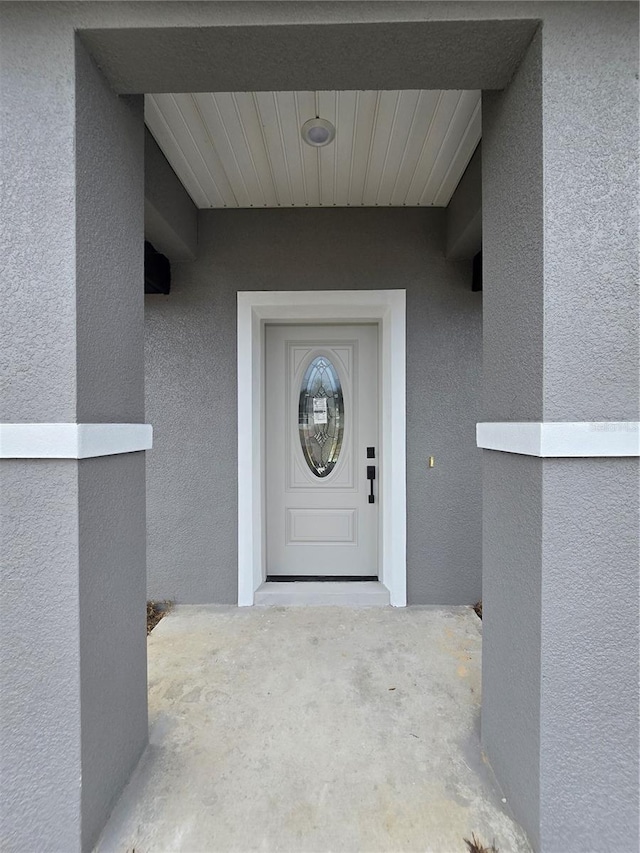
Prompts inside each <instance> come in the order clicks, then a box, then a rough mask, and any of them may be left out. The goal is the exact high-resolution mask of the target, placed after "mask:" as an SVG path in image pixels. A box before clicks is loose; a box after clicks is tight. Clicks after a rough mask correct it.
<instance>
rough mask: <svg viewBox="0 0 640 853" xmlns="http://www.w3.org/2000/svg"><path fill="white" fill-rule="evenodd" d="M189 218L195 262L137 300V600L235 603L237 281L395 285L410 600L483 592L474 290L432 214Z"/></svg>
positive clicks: (255, 286) (439, 217)
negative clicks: (147, 429)
mask: <svg viewBox="0 0 640 853" xmlns="http://www.w3.org/2000/svg"><path fill="white" fill-rule="evenodd" d="M199 228H200V248H199V255H198V259H197V260H196V261H195V262H193V263H185V264H175V265H174V267H173V272H174V280H173V285H172V293H171V294H170V295H169V296H167V297H165V296H148V297H147V298H146V407H147V419H148V420H149V422H150V423H152V424H153V426H154V449H153V452H152V453H150V454H149V455H148V460H147V513H148V583H149V586H148V592H149V595H150V596H152V597H169V598H175V599H176V600H178V601H181V602H234V601H235V600H236V587H237V548H236V537H237V521H236V513H237V504H236V489H237V454H236V442H237V438H236V293H237V291H238V290H298V289H300V290H313V289H329V290H330V289H336V290H338V289H340V290H341V289H361V288H362V289H376V288H406V290H407V349H408V352H407V398H408V402H407V492H408V595H409V601H410V602H411V603H413V604H437V603H447V604H460V603H470V602H473V601H474V600H476V599H477V598H479V597H480V589H481V497H480V489H481V486H480V452H479V451H478V450H477V449H476V447H475V432H474V431H475V423H476V421H477V419H478V418H477V401H478V399H479V388H480V375H481V311H482V295H481V294H479V293H472V292H471V268H470V263H469V262H452V261H447V260H446V259H445V258H444V254H443V249H444V233H445V215H444V211H442V210H429V211H427V210H425V211H421V210H403V209H393V210H375V209H364V210H339V209H330V210H318V209H316V210H311V209H309V210H284V211H274V210H269V211H267V210H258V211H219V212H213V211H212V212H202V213H201V214H200V223H199ZM429 455H434V456H435V457H436V465H435V468H433V469H431V470H429V469H428V468H427V458H428V456H429Z"/></svg>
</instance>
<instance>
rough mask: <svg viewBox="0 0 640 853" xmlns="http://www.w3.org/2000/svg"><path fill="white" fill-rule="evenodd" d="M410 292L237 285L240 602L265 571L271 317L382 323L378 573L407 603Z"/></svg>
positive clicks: (248, 601)
mask: <svg viewBox="0 0 640 853" xmlns="http://www.w3.org/2000/svg"><path fill="white" fill-rule="evenodd" d="M405 303H406V293H405V291H404V290H314V291H257V292H242V293H238V605H239V606H240V607H246V606H250V605H252V604H253V603H254V595H255V591H256V590H257V589H258V587H259V586H260V585H261V584H262V583H263V581H264V579H265V550H266V549H265V541H266V537H265V512H264V504H265V490H264V439H263V430H262V424H263V421H264V389H263V385H264V372H265V366H264V327H265V324H266V323H287V322H297V323H300V322H314V323H344V322H351V323H353V322H366V323H371V322H374V323H378V324H379V326H380V331H381V334H380V386H381V387H380V407H381V423H380V426H381V433H382V434H381V446H382V455H381V457H380V475H381V476H380V508H381V519H380V521H381V524H380V531H381V543H380V544H381V548H380V581H381V582H382V583H383V584H384V586H386V587H387V589H388V590H389V597H390V602H391V604H392V605H393V606H395V607H404V606H405V605H406V603H407V557H406V553H407V544H406V543H407V535H406V527H407V514H406V369H405V365H406V319H405Z"/></svg>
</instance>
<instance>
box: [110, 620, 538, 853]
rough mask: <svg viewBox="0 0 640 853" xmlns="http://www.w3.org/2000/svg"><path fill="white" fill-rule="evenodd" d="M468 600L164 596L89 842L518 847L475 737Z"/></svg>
mask: <svg viewBox="0 0 640 853" xmlns="http://www.w3.org/2000/svg"><path fill="white" fill-rule="evenodd" d="M480 649H481V622H480V620H479V619H478V618H477V616H476V615H475V613H474V612H473V611H472V610H471V609H470V608H463V607H456V608H452V607H449V608H407V609H404V610H401V609H398V610H396V609H392V608H389V607H383V608H368V609H352V608H345V607H297V608H296V607H291V608H281V607H272V608H246V609H238V608H232V607H227V608H222V607H194V606H190V607H187V606H183V607H178V608H177V609H176V610H175V611H174V612H172V613H171V614H170V615H169V616H167V617H165V619H164V620H163V621H162V622H161V623H160V624H159V625H158V626H157V628H156V629H155V630H154V631H153V633H152V634H151V636H150V637H149V714H150V730H151V732H150V746H149V748H148V750H147V752H146V753H145V755H144V756H143V759H142V761H141V762H140V765H139V767H138V769H137V770H136V772H135V774H134V776H133V778H132V780H131V782H130V784H129V786H128V787H127V788H126V790H125V791H124V793H123V795H122V797H121V799H120V801H119V802H118V804H117V805H116V808H115V810H114V812H113V814H112V816H111V819H110V821H109V823H108V824H107V827H106V828H105V831H104V832H103V835H102V837H101V839H100V841H99V843H98V846H97V848H96V849H97V850H98V851H100V853H107V851H117V853H124V851H129V853H132V851H134V850H135V853H160V851H187V853H208V851H212V853H226V851H238V853H244V851H252V850H257V851H291V853H311V851H318V853H325V852H326V853H328V851H335V853H350V851H354V853H355V851H358V853H369V851H371V853H373V851H384V853H396V851H430V853H466V850H467V848H466V845H465V844H464V841H463V839H464V838H465V837H466V838H470V837H471V833H472V832H475V833H476V835H477V836H478V837H479V838H480V839H481V840H482V841H484V843H485V844H490V843H491V841H492V840H494V839H495V842H496V846H497V848H498V850H499V851H500V853H529V851H530V850H531V848H530V846H529V844H528V842H527V839H526V837H525V834H524V832H523V831H522V830H521V829H520V827H519V826H518V825H517V824H516V823H515V822H514V820H513V819H512V818H511V817H510V815H509V812H508V804H506V803H504V802H503V801H502V795H501V793H500V791H499V789H498V787H497V784H496V782H495V780H494V777H493V775H492V773H491V770H490V768H489V766H488V765H487V763H486V762H485V761H484V760H483V756H482V752H481V748H480V742H479V734H478V730H479V713H480Z"/></svg>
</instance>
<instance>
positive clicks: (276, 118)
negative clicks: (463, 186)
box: [145, 90, 481, 208]
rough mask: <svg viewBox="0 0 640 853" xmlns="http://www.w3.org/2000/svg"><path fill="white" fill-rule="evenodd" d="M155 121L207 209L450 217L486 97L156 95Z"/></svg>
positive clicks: (151, 116) (169, 154)
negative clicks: (322, 131)
mask: <svg viewBox="0 0 640 853" xmlns="http://www.w3.org/2000/svg"><path fill="white" fill-rule="evenodd" d="M316 116H320V117H321V118H324V119H328V120H329V121H331V122H332V123H333V124H334V125H335V127H336V136H335V139H334V140H333V142H331V143H330V144H329V145H327V146H325V147H323V148H313V147H311V146H310V145H308V144H306V143H305V142H304V141H303V139H302V136H301V133H300V129H301V127H302V125H303V124H304V122H305V121H307V119H310V118H315V117H316ZM145 119H146V123H147V126H148V127H149V130H150V131H151V133H152V134H153V136H154V137H155V139H156V141H157V142H158V144H159V146H160V148H161V149H162V151H163V152H164V154H165V156H166V158H167V160H168V161H169V163H170V164H171V166H172V167H173V169H174V171H175V172H176V174H177V175H178V177H179V178H180V180H181V181H182V183H183V184H184V186H185V188H186V190H187V191H188V193H189V195H190V196H191V198H192V199H193V201H194V203H195V204H196V206H197V207H199V208H212V207H213V208H217V207H228V208H233V207H305V206H308V207H320V206H328V207H330V206H339V207H348V206H351V207H362V206H364V207H374V206H388V205H394V206H435V207H446V205H447V204H448V203H449V200H450V198H451V196H452V194H453V192H454V190H455V188H456V186H457V185H458V182H459V180H460V178H461V177H462V175H463V173H464V170H465V168H466V167H467V164H468V162H469V160H470V158H471V155H472V154H473V152H474V150H475V148H476V146H477V144H478V142H479V140H480V135H481V116H480V92H479V91H432V90H403V91H357V92H356V91H353V92H346V91H336V92H216V93H199V94H178V95H171V94H161V95H160V94H159V95H147V96H146V97H145Z"/></svg>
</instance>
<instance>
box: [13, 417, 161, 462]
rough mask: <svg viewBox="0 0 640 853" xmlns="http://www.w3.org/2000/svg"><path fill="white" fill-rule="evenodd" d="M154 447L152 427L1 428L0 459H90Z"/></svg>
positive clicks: (61, 425) (56, 426) (47, 425)
mask: <svg viewBox="0 0 640 853" xmlns="http://www.w3.org/2000/svg"><path fill="white" fill-rule="evenodd" d="M152 444H153V428H152V426H151V424H69V423H63V424H33V423H31V424H0V459H88V458H90V457H93V456H113V455H114V454H117V453H134V452H135V451H138V450H150V449H151V446H152Z"/></svg>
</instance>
